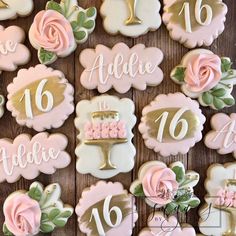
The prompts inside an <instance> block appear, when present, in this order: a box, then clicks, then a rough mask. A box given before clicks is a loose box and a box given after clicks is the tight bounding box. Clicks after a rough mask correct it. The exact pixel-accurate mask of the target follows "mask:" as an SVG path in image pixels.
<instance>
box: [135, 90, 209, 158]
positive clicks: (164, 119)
mask: <svg viewBox="0 0 236 236" xmlns="http://www.w3.org/2000/svg"><path fill="white" fill-rule="evenodd" d="M205 120H206V119H205V117H204V115H203V114H202V111H201V110H200V108H199V104H198V103H197V102H196V101H193V100H192V99H190V98H187V97H185V96H184V95H183V94H182V93H175V94H168V95H163V94H162V95H159V96H157V97H156V98H155V100H154V101H152V102H151V103H150V104H149V105H148V106H146V107H145V108H144V109H143V112H142V119H141V123H140V125H139V131H140V132H141V134H142V136H143V139H144V141H145V144H146V146H147V147H148V148H150V149H153V150H154V151H155V152H159V153H160V154H161V155H162V156H164V157H166V156H170V155H177V154H178V153H181V154H186V153H187V152H188V151H189V149H190V148H191V147H193V146H194V145H195V143H197V142H199V141H200V140H201V139H202V130H203V124H204V123H205Z"/></svg>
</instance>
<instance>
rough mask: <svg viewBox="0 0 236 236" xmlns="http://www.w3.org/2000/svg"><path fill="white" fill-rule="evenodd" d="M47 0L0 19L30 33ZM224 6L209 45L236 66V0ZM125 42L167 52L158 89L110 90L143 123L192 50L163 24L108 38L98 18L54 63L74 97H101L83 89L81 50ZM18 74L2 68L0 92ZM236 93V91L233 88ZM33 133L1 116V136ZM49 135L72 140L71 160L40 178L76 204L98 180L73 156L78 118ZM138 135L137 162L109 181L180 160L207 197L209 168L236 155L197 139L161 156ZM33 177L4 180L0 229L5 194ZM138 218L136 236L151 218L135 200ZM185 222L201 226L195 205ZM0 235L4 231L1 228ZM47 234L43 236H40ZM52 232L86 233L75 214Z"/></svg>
mask: <svg viewBox="0 0 236 236" xmlns="http://www.w3.org/2000/svg"><path fill="white" fill-rule="evenodd" d="M46 2H47V0H35V9H34V11H33V13H32V14H31V15H30V16H28V17H26V18H18V19H17V20H12V21H4V22H1V24H3V25H4V26H10V25H18V26H20V27H22V28H24V29H25V31H26V32H28V30H29V27H30V25H31V23H32V21H33V18H34V16H35V14H36V13H37V12H38V11H40V10H42V9H44V7H45V4H46ZM101 2H102V0H97V1H95V0H87V1H82V0H80V1H79V4H80V5H81V6H82V7H89V6H94V5H96V7H97V8H98V9H99V8H100V5H101ZM225 2H226V4H227V5H228V7H229V13H228V15H227V22H226V29H225V31H224V33H223V34H222V35H221V36H220V37H219V38H218V39H217V40H216V41H215V42H214V43H213V45H212V46H211V47H210V49H211V50H212V51H213V52H215V53H216V54H218V55H221V56H229V57H231V58H232V61H233V62H234V66H235V67H236V27H235V22H236V1H233V0H225ZM121 41H122V42H125V43H127V44H128V45H129V46H132V45H135V44H136V43H144V44H146V46H156V47H159V48H160V49H161V50H163V52H164V54H165V59H164V62H163V63H162V64H161V68H162V69H163V71H164V74H165V79H164V81H163V83H162V84H161V85H160V86H158V87H154V88H148V89H147V90H146V91H144V92H140V91H137V90H131V91H130V92H128V93H127V94H125V95H122V96H121V95H119V94H117V93H116V92H114V91H110V92H109V94H114V95H119V97H129V98H131V99H132V100H133V101H134V102H135V106H136V115H137V117H138V123H139V121H140V117H141V112H142V108H143V107H144V106H145V105H147V104H148V103H149V102H150V101H152V100H153V99H154V98H155V96H156V95H158V94H163V93H165V94H166V93H170V92H172V93H173V92H177V91H179V90H180V88H179V86H177V85H175V84H174V83H173V82H172V81H171V80H170V79H169V74H170V71H171V69H172V68H173V67H174V66H175V65H177V64H178V63H179V62H180V60H181V58H182V56H183V55H184V54H185V53H186V52H187V51H188V50H187V49H186V48H185V47H183V46H182V45H180V44H179V43H178V42H174V41H173V40H171V38H170V37H169V35H168V31H167V30H166V28H165V26H164V25H162V26H161V28H160V29H159V30H157V31H156V32H151V33H148V34H147V35H145V36H142V37H139V38H138V39H129V38H125V37H122V36H110V35H108V34H107V33H105V31H104V29H103V27H102V20H101V17H100V16H98V19H97V26H96V30H95V32H94V33H93V34H92V35H91V36H90V38H89V40H88V42H86V43H85V44H83V45H81V46H79V47H78V48H77V51H76V52H75V53H74V54H72V55H70V56H69V57H67V58H65V59H60V60H58V61H57V62H55V63H54V64H53V65H52V67H53V68H55V69H60V70H62V71H63V72H64V73H65V75H66V77H67V78H68V79H69V81H70V82H71V83H72V84H73V85H74V86H75V101H76V103H77V102H78V101H80V100H81V99H89V98H91V97H93V96H95V95H98V92H96V91H88V90H86V89H84V88H82V86H81V84H80V81H79V77H80V74H81V72H82V70H83V68H82V67H81V65H80V63H79V59H78V58H79V54H80V52H81V50H83V49H84V48H87V47H92V48H93V47H95V46H96V45H97V44H99V43H103V44H105V45H107V46H110V47H112V46H113V45H114V44H115V43H118V42H121ZM26 43H27V46H28V47H29V48H30V49H31V52H32V59H31V61H30V63H29V64H28V65H26V66H24V67H26V68H28V67H29V66H34V65H36V64H38V60H37V53H36V51H35V50H34V49H33V48H32V47H31V46H30V44H29V41H28V39H27V41H26ZM16 73H17V72H13V73H7V72H4V73H2V74H1V75H0V79H1V84H0V93H2V94H4V95H5V96H6V95H7V91H6V87H7V85H8V84H9V83H10V82H11V81H12V79H13V78H14V77H15V75H16ZM234 95H235V96H236V91H235V92H234ZM235 111H236V108H235V106H234V107H232V108H229V109H225V110H224V112H228V113H231V112H235ZM203 112H204V114H205V115H206V117H207V122H206V124H205V129H204V134H205V133H206V132H207V131H209V129H210V126H209V121H210V117H211V116H212V115H213V114H215V113H216V112H214V111H211V110H209V109H203ZM24 132H26V133H30V134H32V135H34V134H36V132H35V131H33V130H30V129H27V128H25V127H20V126H19V125H17V123H16V121H15V119H14V118H13V117H12V116H11V114H10V113H9V112H8V111H6V112H5V115H4V117H3V118H2V119H1V120H0V138H4V137H7V138H12V139H13V138H15V137H16V136H17V135H19V134H21V133H24ZM50 132H51V133H55V132H62V133H64V134H65V135H67V137H68V138H69V145H68V149H67V150H68V152H69V153H70V154H71V156H72V163H71V164H70V166H69V167H68V168H66V169H63V170H60V171H57V172H56V173H55V174H54V175H52V176H46V175H43V174H41V175H40V176H39V177H38V178H37V180H38V181H40V182H42V183H43V184H44V185H47V184H50V183H53V182H58V183H60V184H61V186H62V188H63V193H62V199H63V200H64V202H67V203H70V204H71V205H72V206H76V204H77V202H78V201H79V198H80V196H81V192H82V190H83V189H84V188H85V187H88V186H90V185H91V184H93V183H95V182H96V181H97V180H98V179H96V178H94V177H91V176H90V175H80V174H78V173H77V172H76V168H75V165H76V157H75V155H74V149H75V147H76V143H77V140H76V133H77V131H76V129H75V128H74V116H73V115H72V116H70V118H69V119H68V120H67V121H66V123H65V124H64V125H63V127H62V128H60V129H56V130H51V131H50ZM134 133H135V137H134V143H135V146H136V148H137V156H136V165H135V168H134V170H133V171H132V172H130V173H127V174H120V175H118V176H116V177H114V178H112V179H111V181H120V182H122V183H123V184H124V186H125V188H127V189H128V188H129V186H130V183H131V181H132V180H134V179H135V178H136V177H137V172H138V169H139V167H140V165H141V164H143V163H144V162H146V161H148V160H161V161H164V162H166V163H167V164H168V163H171V162H174V161H177V160H180V161H182V162H183V163H184V164H185V166H186V167H187V168H188V169H192V170H195V171H197V172H199V173H200V175H201V180H200V183H199V184H198V186H197V187H196V191H195V193H196V195H197V196H199V197H200V198H201V200H202V201H203V197H204V195H205V190H204V188H203V183H204V179H205V177H206V170H207V168H208V167H209V165H210V164H212V163H217V162H218V163H225V162H232V161H234V158H233V157H232V156H231V155H226V156H220V155H218V154H217V153H216V151H211V150H209V149H207V148H206V147H205V146H204V144H203V142H202V141H201V142H200V143H198V144H197V145H196V146H195V147H194V148H193V149H191V151H190V152H189V153H188V154H187V155H184V156H183V155H179V156H176V157H169V158H163V157H160V156H159V155H158V154H156V153H154V152H153V151H151V150H149V149H147V148H146V147H145V146H144V143H143V140H142V137H141V135H140V134H139V132H138V130H137V125H136V127H135V132H134ZM32 182H33V181H27V180H24V179H21V180H19V181H18V182H17V183H15V184H7V183H2V184H0V228H2V224H3V221H4V217H3V213H2V205H3V202H4V200H5V198H6V197H7V196H8V195H9V194H10V193H11V192H13V191H15V190H18V189H28V187H29V185H30V183H32ZM137 206H138V213H139V220H138V222H137V224H136V228H135V230H134V233H133V235H138V232H139V231H140V230H141V229H142V228H143V227H145V226H146V218H147V217H148V215H149V213H150V212H151V209H150V208H149V207H148V206H146V205H145V203H144V201H143V200H141V199H138V200H137ZM181 220H182V221H187V222H188V223H190V224H192V225H194V226H195V227H196V228H197V222H198V214H197V209H196V210H191V211H190V212H189V213H188V214H186V215H182V216H181ZM0 235H2V233H1V232H0ZM41 235H43V234H41ZM51 235H53V236H75V235H77V236H82V235H83V234H82V233H81V232H80V231H79V229H78V225H77V218H76V216H75V215H73V217H72V218H71V219H70V220H69V222H68V224H67V226H66V227H65V228H63V229H60V230H56V231H55V232H54V233H52V234H51Z"/></svg>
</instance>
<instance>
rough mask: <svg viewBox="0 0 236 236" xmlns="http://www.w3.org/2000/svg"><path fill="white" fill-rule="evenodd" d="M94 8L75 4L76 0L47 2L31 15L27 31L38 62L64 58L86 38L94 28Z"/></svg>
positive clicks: (44, 62)
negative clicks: (30, 22) (36, 12)
mask: <svg viewBox="0 0 236 236" xmlns="http://www.w3.org/2000/svg"><path fill="white" fill-rule="evenodd" d="M96 17H97V10H96V8H95V7H90V8H88V9H86V10H84V9H83V8H81V7H79V6H78V3H77V0H61V2H60V4H59V3H57V2H55V1H49V2H48V3H47V5H46V10H43V11H40V12H39V13H38V14H37V15H36V16H35V18H34V21H33V24H32V25H31V27H30V30H29V39H30V42H31V44H32V46H33V47H34V48H35V49H37V50H38V58H39V61H40V63H42V64H51V63H53V62H54V61H56V60H57V58H58V57H67V56H68V55H70V54H71V53H72V52H73V51H75V49H76V48H77V44H81V43H84V42H85V41H87V39H88V36H89V34H91V33H92V32H93V31H94V29H95V20H96Z"/></svg>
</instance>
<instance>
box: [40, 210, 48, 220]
mask: <svg viewBox="0 0 236 236" xmlns="http://www.w3.org/2000/svg"><path fill="white" fill-rule="evenodd" d="M45 221H49V217H48V214H47V213H44V212H43V213H42V215H41V222H45Z"/></svg>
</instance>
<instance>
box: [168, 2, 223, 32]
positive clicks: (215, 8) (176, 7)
mask: <svg viewBox="0 0 236 236" xmlns="http://www.w3.org/2000/svg"><path fill="white" fill-rule="evenodd" d="M186 2H187V3H189V8H190V19H191V20H190V21H191V26H192V30H193V31H194V30H197V29H198V28H199V27H201V25H200V24H199V23H198V22H197V20H196V17H195V4H196V0H177V1H175V3H174V4H172V5H171V6H170V7H169V8H168V9H167V12H168V13H172V16H171V18H170V21H171V22H172V23H174V24H178V25H180V26H181V28H183V29H184V30H185V29H186V25H185V19H184V14H181V15H179V12H181V9H182V7H183V4H184V3H186ZM212 3H213V4H212ZM204 4H208V5H210V6H211V8H212V12H213V19H214V18H215V17H216V16H217V15H218V14H219V13H220V12H221V11H222V8H223V7H224V6H223V4H222V3H221V2H220V1H218V0H216V1H213V0H202V5H204ZM201 19H202V20H205V19H206V11H205V10H203V11H202V14H201Z"/></svg>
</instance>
